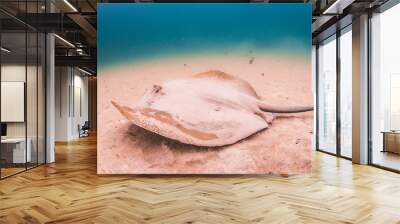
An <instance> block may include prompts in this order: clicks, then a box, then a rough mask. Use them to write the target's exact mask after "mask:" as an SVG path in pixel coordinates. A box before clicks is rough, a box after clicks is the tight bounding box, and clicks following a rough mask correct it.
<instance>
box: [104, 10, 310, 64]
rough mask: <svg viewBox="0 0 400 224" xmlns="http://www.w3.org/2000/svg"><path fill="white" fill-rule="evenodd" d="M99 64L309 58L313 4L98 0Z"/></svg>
mask: <svg viewBox="0 0 400 224" xmlns="http://www.w3.org/2000/svg"><path fill="white" fill-rule="evenodd" d="M97 18H98V21H97V22H98V23H97V26H98V34H97V35H98V38H97V41H98V43H97V46H98V67H99V69H101V68H106V67H110V66H115V65H120V64H127V63H135V62H140V61H145V60H151V59H156V58H162V57H171V56H178V55H193V54H200V53H201V54H207V53H229V52H233V51H244V52H255V53H268V54H271V53H272V54H285V55H293V56H300V57H302V56H304V57H310V54H311V4H293V3H290V4H276V3H274V4H260V3H257V4H256V3H253V4H249V3H243V4H241V3H231V4H227V3H220V4H215V3H210V4H199V3H198V4H172V3H168V4H154V3H153V4H144V3H141V4H107V3H104V4H98V16H97Z"/></svg>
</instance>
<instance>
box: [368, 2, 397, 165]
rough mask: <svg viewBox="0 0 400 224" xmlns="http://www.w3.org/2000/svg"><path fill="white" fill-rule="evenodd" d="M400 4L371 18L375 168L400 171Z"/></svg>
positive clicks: (372, 135) (371, 101)
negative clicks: (399, 29) (399, 27)
mask: <svg viewBox="0 0 400 224" xmlns="http://www.w3.org/2000/svg"><path fill="white" fill-rule="evenodd" d="M399 21H400V4H398V5H395V6H393V7H392V8H390V9H388V10H386V11H384V12H382V13H379V14H375V15H373V17H372V18H371V35H372V36H371V41H372V43H371V46H372V49H371V60H372V61H371V69H372V70H371V80H370V82H371V94H370V95H371V98H370V104H371V111H370V116H371V117H370V120H371V125H370V127H371V129H370V137H371V141H372V146H371V147H372V148H371V153H370V160H371V162H372V164H375V165H378V166H382V167H386V168H390V169H395V170H400V63H399V56H398V55H399V52H400V42H399V40H400V32H399V31H398V23H399Z"/></svg>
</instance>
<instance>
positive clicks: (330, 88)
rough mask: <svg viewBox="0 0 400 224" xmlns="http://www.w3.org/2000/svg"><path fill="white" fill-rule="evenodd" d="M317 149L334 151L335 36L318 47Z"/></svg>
mask: <svg viewBox="0 0 400 224" xmlns="http://www.w3.org/2000/svg"><path fill="white" fill-rule="evenodd" d="M317 53H318V105H317V109H318V136H317V138H318V149H319V150H322V151H326V152H329V153H336V36H335V35H334V36H332V37H330V38H328V39H327V40H326V41H324V42H322V43H320V45H319V47H318V52H317Z"/></svg>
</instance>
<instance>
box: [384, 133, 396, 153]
mask: <svg viewBox="0 0 400 224" xmlns="http://www.w3.org/2000/svg"><path fill="white" fill-rule="evenodd" d="M382 134H383V150H382V152H392V153H397V154H400V131H382Z"/></svg>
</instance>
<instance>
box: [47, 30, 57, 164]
mask: <svg viewBox="0 0 400 224" xmlns="http://www.w3.org/2000/svg"><path fill="white" fill-rule="evenodd" d="M54 47H55V44H54V35H53V34H47V36H46V50H47V51H46V61H47V67H46V116H47V117H46V146H47V147H46V163H52V162H54V161H55V149H54V133H55V117H54V115H55V96H54V95H55V73H54V67H55V60H54V59H55V56H54Z"/></svg>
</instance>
